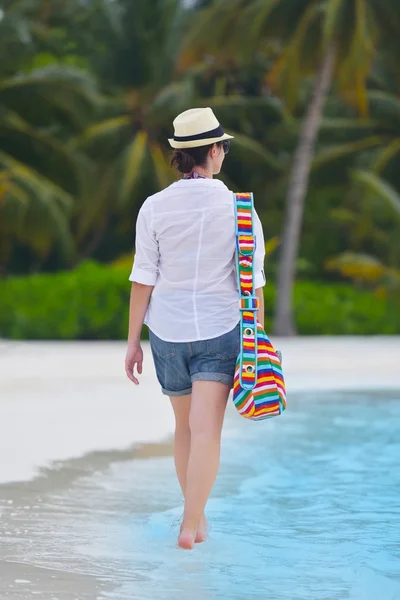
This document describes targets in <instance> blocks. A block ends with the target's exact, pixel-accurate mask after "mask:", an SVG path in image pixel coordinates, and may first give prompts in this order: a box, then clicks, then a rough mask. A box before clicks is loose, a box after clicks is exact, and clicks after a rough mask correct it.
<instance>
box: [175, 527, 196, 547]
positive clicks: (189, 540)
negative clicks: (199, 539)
mask: <svg viewBox="0 0 400 600" xmlns="http://www.w3.org/2000/svg"><path fill="white" fill-rule="evenodd" d="M194 538H195V536H194V534H193V532H192V531H190V529H182V530H181V533H180V534H179V538H178V546H179V548H182V549H183V550H193V547H194Z"/></svg>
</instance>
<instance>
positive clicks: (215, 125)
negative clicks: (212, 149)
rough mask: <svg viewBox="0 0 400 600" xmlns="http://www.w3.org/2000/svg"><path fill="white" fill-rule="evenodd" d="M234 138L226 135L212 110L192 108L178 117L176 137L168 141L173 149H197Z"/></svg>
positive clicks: (175, 121)
mask: <svg viewBox="0 0 400 600" xmlns="http://www.w3.org/2000/svg"><path fill="white" fill-rule="evenodd" d="M232 138H233V135H228V134H227V133H224V130H223V129H222V127H221V125H220V124H219V122H218V119H217V117H216V116H215V115H214V113H213V111H212V109H211V108H191V109H190V110H185V112H183V113H181V114H180V115H178V116H177V117H176V119H175V120H174V137H173V138H172V139H169V140H168V141H169V143H170V144H171V146H172V147H173V148H197V147H198V146H206V145H207V144H215V143H216V142H223V141H224V140H231V139H232Z"/></svg>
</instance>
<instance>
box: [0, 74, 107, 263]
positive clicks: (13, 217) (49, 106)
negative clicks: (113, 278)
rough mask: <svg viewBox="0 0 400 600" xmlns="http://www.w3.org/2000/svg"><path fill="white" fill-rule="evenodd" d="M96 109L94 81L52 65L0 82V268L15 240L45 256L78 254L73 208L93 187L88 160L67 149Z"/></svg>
mask: <svg viewBox="0 0 400 600" xmlns="http://www.w3.org/2000/svg"><path fill="white" fill-rule="evenodd" d="M95 103H96V92H95V88H94V84H93V82H92V80H91V79H90V77H88V76H87V75H86V74H84V73H82V72H80V71H77V70H75V69H66V68H62V69H60V68H58V67H55V66H54V67H49V68H45V69H41V70H35V71H33V72H31V73H28V74H21V75H18V76H15V77H12V78H10V79H7V80H3V81H2V82H0V147H1V152H0V181H1V184H0V185H1V194H0V239H1V248H0V263H1V265H2V269H3V271H4V270H5V265H6V263H7V260H8V258H9V256H10V253H11V251H12V247H13V245H14V243H15V242H20V243H22V244H24V245H26V246H27V247H28V248H30V249H32V250H33V251H34V252H35V253H36V254H37V255H38V256H39V257H42V258H44V257H46V256H47V254H48V253H49V251H50V249H51V248H52V247H54V246H56V247H58V249H59V252H60V254H61V255H63V256H64V258H65V260H67V261H68V260H71V258H72V256H73V253H74V242H73V236H72V233H71V230H70V227H69V221H70V213H71V211H72V209H73V205H74V202H75V201H76V199H77V198H79V197H80V196H81V195H82V194H83V190H84V188H85V186H87V185H88V172H89V166H88V161H87V160H86V161H85V160H84V157H83V156H82V155H78V154H77V153H76V152H75V151H72V150H71V148H70V147H69V145H68V137H69V136H70V134H71V132H74V131H75V132H76V133H77V132H78V131H79V130H81V129H82V128H83V125H84V123H85V122H86V120H87V118H88V112H90V111H92V110H93V107H94V105H95Z"/></svg>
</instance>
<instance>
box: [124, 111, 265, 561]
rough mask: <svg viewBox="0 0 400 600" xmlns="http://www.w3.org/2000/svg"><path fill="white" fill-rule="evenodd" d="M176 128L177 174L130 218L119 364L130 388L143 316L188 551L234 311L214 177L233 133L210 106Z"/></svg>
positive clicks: (228, 238) (220, 410)
mask: <svg viewBox="0 0 400 600" xmlns="http://www.w3.org/2000/svg"><path fill="white" fill-rule="evenodd" d="M174 130H175V131H174V137H173V139H170V140H169V142H170V144H171V146H172V148H174V149H175V151H174V154H173V157H172V161H171V164H172V165H173V166H175V167H176V168H177V170H178V171H179V172H180V173H182V174H183V175H184V176H183V178H182V179H180V180H179V181H177V182H176V183H173V184H172V185H170V186H169V187H167V188H166V189H165V190H163V191H161V192H159V193H157V194H154V196H150V197H149V198H147V200H146V201H145V202H144V204H143V206H142V207H141V209H140V212H139V215H138V219H137V224H136V255H135V261H134V265H133V269H132V273H131V276H130V280H131V281H132V291H131V301H130V319H129V337H128V350H127V354H126V361H125V369H126V373H127V375H128V377H129V379H131V381H133V383H135V384H136V385H138V384H139V381H138V379H137V377H136V375H135V367H136V369H137V372H138V373H139V374H141V373H142V364H143V352H142V349H141V346H140V332H141V328H142V324H143V321H144V322H145V323H146V325H147V326H148V327H149V330H150V344H151V350H152V354H153V358H154V363H155V368H156V373H157V378H158V381H159V383H160V385H161V388H162V392H163V394H166V395H167V396H169V397H170V401H171V404H172V408H173V410H174V414H175V421H176V428H175V443H174V457H175V466H176V473H177V476H178V480H179V483H180V486H181V488H182V492H183V495H184V498H185V508H184V515H183V521H182V525H181V530H180V535H179V538H178V545H179V546H180V547H181V548H185V549H191V548H193V546H194V543H195V542H202V541H204V540H205V539H206V536H207V521H206V517H205V514H204V509H205V506H206V503H207V500H208V497H209V495H210V493H211V490H212V487H213V485H214V482H215V479H216V476H217V472H218V467H219V458H220V442H221V429H222V423H223V419H224V414H225V408H226V403H227V399H228V396H229V392H230V390H231V388H232V387H233V378H234V372H235V363H236V358H237V355H238V353H239V348H240V331H239V318H240V314H239V305H238V298H239V295H238V288H237V277H236V267H235V216H234V200H233V196H232V193H231V192H230V191H229V190H228V188H227V187H226V186H225V185H224V184H223V183H222V181H219V180H215V179H213V175H216V174H218V173H219V172H220V170H221V167H222V163H223V161H224V158H225V155H226V153H227V152H228V150H229V144H230V142H229V140H230V139H232V136H230V135H228V134H226V133H224V131H223V129H222V127H221V125H220V124H219V122H218V120H217V119H216V117H215V115H214V113H213V111H212V110H211V108H195V109H191V110H187V111H185V112H184V113H182V114H180V115H179V116H178V117H177V118H176V119H175V121H174ZM254 223H255V235H256V238H257V249H256V254H255V258H254V273H255V287H256V288H257V289H256V293H257V296H258V298H259V301H260V311H259V315H258V316H259V320H260V322H261V323H262V324H263V325H264V323H263V319H264V301H263V293H262V286H263V285H264V284H265V278H264V272H263V263H264V238H263V232H262V227H261V223H260V220H259V218H258V216H257V215H256V214H255V215H254ZM150 299H151V301H150Z"/></svg>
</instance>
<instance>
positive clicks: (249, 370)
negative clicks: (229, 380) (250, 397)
mask: <svg viewBox="0 0 400 600" xmlns="http://www.w3.org/2000/svg"><path fill="white" fill-rule="evenodd" d="M244 370H245V371H246V373H254V371H255V367H254V365H246V366H245V367H244Z"/></svg>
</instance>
